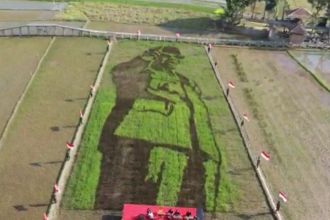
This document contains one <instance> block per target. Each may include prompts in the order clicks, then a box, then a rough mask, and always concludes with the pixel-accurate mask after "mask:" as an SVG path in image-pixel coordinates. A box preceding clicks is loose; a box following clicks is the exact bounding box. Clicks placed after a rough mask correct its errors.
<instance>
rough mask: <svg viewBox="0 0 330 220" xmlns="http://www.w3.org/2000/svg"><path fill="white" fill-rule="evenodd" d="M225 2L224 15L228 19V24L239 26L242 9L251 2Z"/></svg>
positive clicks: (248, 0) (232, 0) (243, 0)
mask: <svg viewBox="0 0 330 220" xmlns="http://www.w3.org/2000/svg"><path fill="white" fill-rule="evenodd" d="M226 2H227V10H226V15H227V18H229V22H230V23H232V24H239V22H240V21H241V19H242V17H243V12H244V9H245V8H246V7H247V6H248V5H249V4H250V3H251V0H226Z"/></svg>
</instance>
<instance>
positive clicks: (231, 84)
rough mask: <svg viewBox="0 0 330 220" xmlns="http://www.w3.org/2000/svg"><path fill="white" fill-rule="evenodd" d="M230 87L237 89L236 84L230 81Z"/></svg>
mask: <svg viewBox="0 0 330 220" xmlns="http://www.w3.org/2000/svg"><path fill="white" fill-rule="evenodd" d="M228 86H229V87H230V88H232V89H235V88H236V86H235V84H234V83H233V82H232V81H229V82H228Z"/></svg>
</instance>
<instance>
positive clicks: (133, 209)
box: [122, 204, 197, 220]
mask: <svg viewBox="0 0 330 220" xmlns="http://www.w3.org/2000/svg"><path fill="white" fill-rule="evenodd" d="M147 209H150V210H151V211H152V212H153V213H154V216H155V220H163V219H164V220H165V219H166V218H165V217H162V215H160V216H159V215H158V213H161V212H162V213H164V214H165V213H167V211H168V210H169V209H172V210H173V211H176V210H177V211H178V212H180V214H181V215H182V216H184V215H185V214H186V213H187V212H190V213H191V215H192V216H196V215H197V209H196V208H186V207H170V206H153V205H137V204H125V205H124V209H123V218H122V220H137V219H138V216H139V215H141V214H142V215H145V216H146V214H147Z"/></svg>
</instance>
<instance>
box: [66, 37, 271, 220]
mask: <svg viewBox="0 0 330 220" xmlns="http://www.w3.org/2000/svg"><path fill="white" fill-rule="evenodd" d="M109 59H110V61H109V64H108V66H107V68H106V71H108V72H106V73H105V75H104V76H103V81H102V83H101V86H100V88H99V91H98V94H97V97H96V100H95V103H94V106H93V110H92V112H91V115H90V118H89V121H88V123H87V127H86V130H85V133H84V137H83V140H82V143H81V146H80V149H79V152H78V157H77V161H76V164H75V167H74V169H73V173H72V176H71V178H70V180H69V182H68V186H67V189H66V192H65V194H64V201H63V210H72V209H74V210H121V209H122V208H123V205H124V204H125V203H138V204H150V205H152V204H158V205H168V206H186V207H200V208H203V209H204V210H205V211H206V212H208V213H220V215H221V213H222V215H223V216H235V215H237V216H238V215H240V214H241V213H245V214H246V215H251V216H252V215H254V214H256V213H258V214H260V213H262V214H260V215H258V214H256V218H260V219H271V218H272V217H271V214H270V211H269V208H268V206H267V204H266V202H265V198H264V195H263V193H262V190H261V187H260V186H259V184H258V181H257V179H256V177H255V174H253V173H254V171H253V169H252V165H251V163H250V161H249V160H248V157H247V154H246V152H245V150H244V147H243V143H242V139H241V137H240V135H239V132H238V128H237V125H236V124H235V122H234V119H233V116H232V114H231V112H230V110H229V106H228V104H227V102H226V100H225V98H224V94H223V93H222V92H221V90H220V87H219V85H218V83H217V81H216V79H215V76H214V74H213V71H212V68H211V65H210V63H209V61H208V58H207V56H206V54H205V51H204V48H203V47H200V46H192V45H185V44H173V43H172V44H170V43H155V42H154V43H151V42H136V41H120V42H118V43H116V44H115V45H114V48H113V51H112V55H111V56H110V58H109ZM242 176H244V178H241V177H242ZM250 192H253V193H254V195H253V196H252V195H251V196H248V194H249V193H250ZM249 207H254V208H253V209H251V208H249ZM64 212H65V211H64ZM237 216H236V218H237Z"/></svg>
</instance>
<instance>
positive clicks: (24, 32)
mask: <svg viewBox="0 0 330 220" xmlns="http://www.w3.org/2000/svg"><path fill="white" fill-rule="evenodd" d="M24 36H27V37H33V36H39V37H40V36H45V37H49V36H52V37H54V36H59V37H61V36H62V37H97V38H107V39H109V38H115V39H138V40H150V41H170V42H184V43H196V44H209V43H210V44H214V45H232V46H248V47H260V48H273V49H286V48H289V47H292V45H290V44H289V43H288V42H287V41H266V40H235V39H219V38H217V39H216V38H199V37H184V36H176V35H173V36H169V35H167V36H165V35H155V34H138V33H126V32H111V31H98V30H92V29H86V28H77V27H70V26H64V25H58V24H28V25H22V26H17V27H7V28H2V29H0V37H24ZM294 47H300V48H319V49H325V48H327V49H329V48H330V45H320V44H314V43H303V44H301V45H295V46H294Z"/></svg>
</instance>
